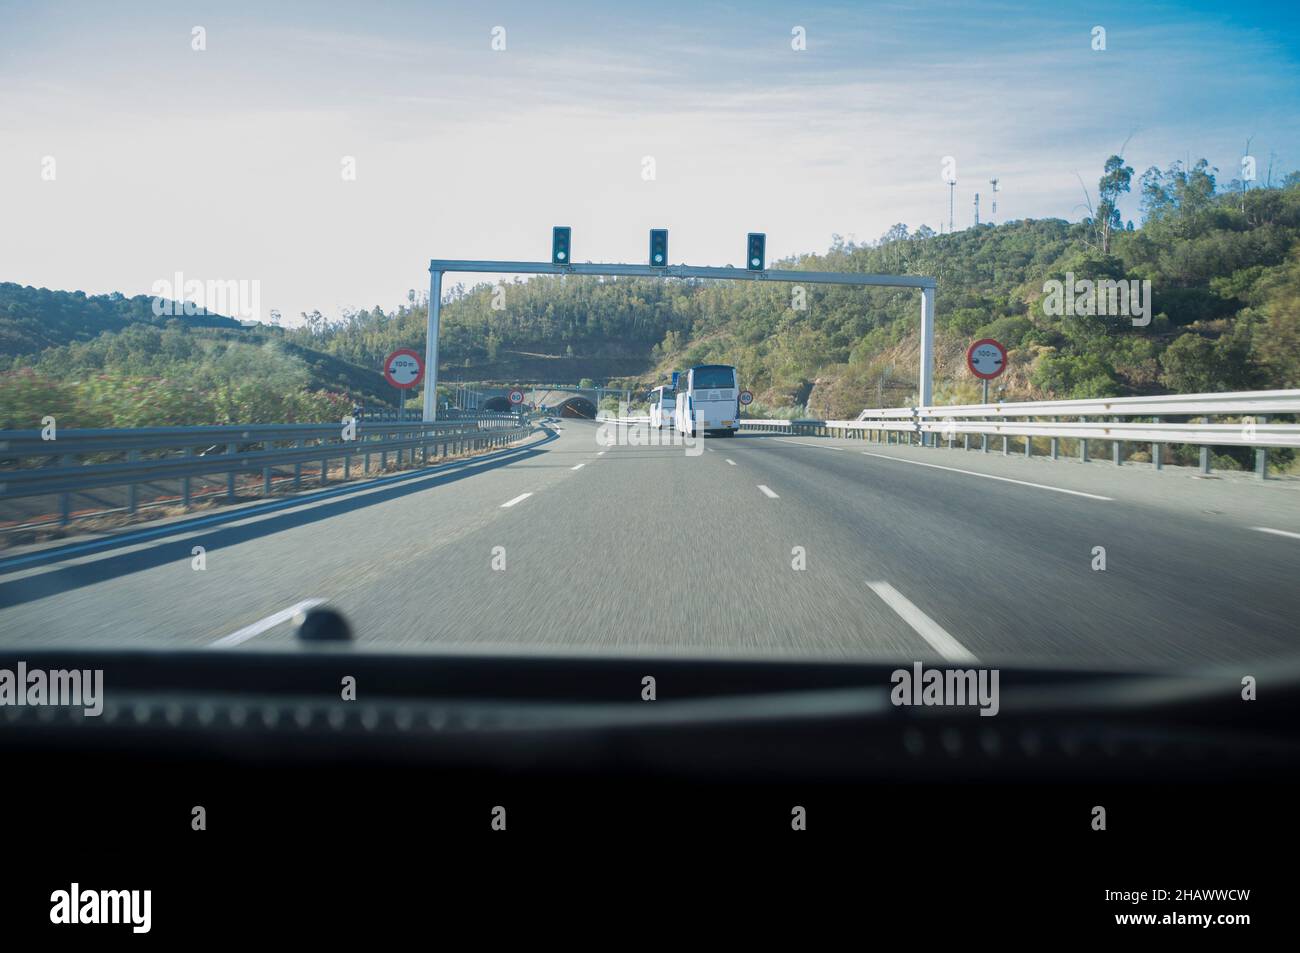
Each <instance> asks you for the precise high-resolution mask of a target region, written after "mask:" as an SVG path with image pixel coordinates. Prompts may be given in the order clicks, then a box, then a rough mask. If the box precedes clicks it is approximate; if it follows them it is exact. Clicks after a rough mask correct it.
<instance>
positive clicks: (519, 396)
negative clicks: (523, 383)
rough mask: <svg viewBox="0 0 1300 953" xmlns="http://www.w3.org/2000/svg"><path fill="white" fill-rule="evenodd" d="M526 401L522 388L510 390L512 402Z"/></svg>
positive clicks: (520, 402)
mask: <svg viewBox="0 0 1300 953" xmlns="http://www.w3.org/2000/svg"><path fill="white" fill-rule="evenodd" d="M523 402H524V392H523V391H521V390H512V391H511V392H510V403H512V404H522V403H523Z"/></svg>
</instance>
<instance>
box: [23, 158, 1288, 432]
mask: <svg viewBox="0 0 1300 953" xmlns="http://www.w3.org/2000/svg"><path fill="white" fill-rule="evenodd" d="M1132 179H1133V170H1132V169H1131V168H1129V167H1127V166H1125V165H1124V163H1123V160H1122V159H1120V158H1119V157H1112V158H1111V159H1110V160H1108V161H1107V163H1106V166H1105V169H1104V171H1103V175H1102V177H1101V179H1100V181H1099V183H1098V187H1097V189H1096V190H1095V192H1094V193H1093V195H1094V196H1095V198H1096V200H1097V204H1096V206H1095V209H1096V211H1095V213H1094V214H1092V215H1090V216H1089V217H1088V218H1085V219H1084V220H1083V221H1081V222H1076V223H1070V222H1066V221H1063V220H1060V219H1046V220H1037V221H1035V220H1024V221H1015V222H1008V223H1005V224H999V225H996V226H994V225H981V226H979V227H976V228H969V229H966V230H964V231H960V232H956V233H952V234H948V235H936V234H934V233H933V232H931V231H930V230H929V229H926V228H922V229H921V230H920V231H918V232H917V233H914V234H912V233H909V230H908V228H907V227H906V226H905V225H902V224H900V225H896V226H894V227H893V228H891V229H890V230H889V231H888V232H887V233H886V234H885V235H884V236H882V237H881V238H880V239H878V240H876V241H872V242H867V243H857V242H855V241H844V240H843V239H840V238H839V237H838V236H837V237H836V239H835V242H834V244H833V245H832V247H831V248H830V249H829V250H828V251H826V252H825V253H822V254H811V255H807V256H803V257H800V258H798V259H796V260H792V261H785V262H769V264H770V265H771V266H772V267H783V268H794V269H805V270H816V271H850V272H862V273H893V274H908V275H931V276H934V277H935V278H937V279H938V295H937V306H936V376H935V394H934V396H935V399H936V401H937V402H940V403H951V402H957V401H970V400H975V399H977V398H978V393H979V391H978V385H977V382H976V381H974V380H973V379H972V378H971V376H970V375H969V373H967V372H966V371H965V370H964V367H963V362H962V355H963V353H964V350H965V347H966V346H967V345H968V344H969V343H970V342H971V341H972V340H974V339H976V338H978V337H994V338H997V339H999V340H1001V341H1002V342H1003V343H1004V344H1006V345H1007V346H1008V347H1009V349H1010V359H1009V366H1008V370H1007V373H1006V375H1005V376H1004V377H1003V378H1002V379H1001V380H1000V381H999V382H998V384H997V387H998V388H1001V392H1000V394H999V396H1002V397H1005V398H1006V399H1024V398H1038V397H1058V398H1069V397H1090V396H1113V395H1122V394H1140V393H1154V392H1161V391H1182V392H1190V391H1214V390H1227V389H1239V388H1255V387H1260V388H1270V387H1297V386H1300V175H1298V174H1296V173H1292V174H1291V175H1290V176H1288V177H1287V179H1286V180H1285V181H1284V183H1283V184H1282V185H1281V186H1280V187H1276V188H1258V187H1257V188H1251V189H1248V190H1244V191H1243V190H1241V189H1240V187H1239V184H1238V183H1229V184H1228V185H1227V186H1225V187H1222V188H1221V187H1220V186H1219V185H1218V183H1217V182H1216V180H1215V176H1214V170H1213V169H1211V168H1209V167H1208V166H1207V164H1206V163H1205V162H1204V161H1203V160H1202V161H1201V162H1198V163H1196V164H1195V165H1194V166H1192V167H1190V168H1185V167H1183V166H1182V165H1181V164H1179V163H1175V164H1173V165H1172V166H1170V167H1169V168H1168V169H1166V170H1160V169H1155V168H1153V169H1149V170H1147V172H1146V173H1145V174H1143V175H1142V176H1141V177H1140V178H1139V179H1138V181H1137V182H1132ZM1131 184H1132V185H1133V186H1135V189H1134V190H1135V191H1137V192H1138V194H1139V196H1140V200H1141V203H1140V204H1141V214H1140V215H1139V219H1140V221H1139V222H1137V223H1133V222H1124V221H1122V220H1121V219H1120V216H1119V213H1118V211H1117V205H1118V200H1119V197H1120V196H1121V195H1122V194H1123V193H1125V192H1129V191H1130V186H1131ZM1090 198H1091V197H1090ZM1067 274H1070V275H1073V276H1074V277H1075V278H1076V279H1090V280H1096V279H1102V278H1112V279H1130V280H1136V281H1149V282H1150V288H1151V301H1152V307H1151V320H1150V322H1149V323H1148V324H1145V325H1144V326H1134V325H1133V324H1132V323H1131V322H1130V321H1128V320H1119V321H1116V320H1113V319H1112V320H1107V319H1102V318H1098V317H1094V316H1082V315H1069V314H1058V313H1049V310H1050V309H1048V308H1047V307H1046V305H1047V304H1048V303H1049V302H1050V297H1049V296H1047V295H1045V283H1046V282H1048V281H1052V280H1061V279H1064V278H1065V277H1066V275H1067ZM150 301H151V299H149V298H146V297H137V298H131V299H126V298H122V297H121V296H120V295H110V296H106V297H86V296H85V295H82V294H81V293H79V292H50V291H44V290H38V289H32V288H21V287H19V286H17V285H12V284H8V285H0V361H4V362H5V363H4V364H0V367H3V366H6V365H8V366H12V367H15V368H21V369H22V370H21V373H22V374H24V375H26V376H25V377H23V378H22V379H21V380H20V381H18V383H14V380H15V379H14V378H13V373H19V371H14V372H11V373H10V374H3V375H0V404H4V402H5V401H6V400H8V404H9V405H10V406H11V407H12V406H18V407H19V409H20V410H24V412H25V409H24V408H23V405H22V401H24V400H27V399H28V397H27V396H24V395H26V394H27V390H24V388H31V387H34V386H37V385H38V384H40V385H41V386H45V385H44V384H41V382H42V381H45V382H46V383H48V380H49V378H51V377H53V376H56V372H57V376H58V377H59V379H60V380H62V381H65V382H66V381H71V382H73V383H75V384H77V386H79V387H82V390H83V391H86V393H87V394H89V393H90V391H89V390H87V388H88V387H89V386H90V385H89V384H86V383H85V382H86V381H89V380H90V379H92V378H95V379H103V380H107V381H117V382H118V383H119V384H120V382H121V380H123V379H126V378H130V379H131V380H133V381H135V382H136V383H137V384H140V386H142V387H145V389H146V390H147V389H148V388H149V387H156V386H162V385H160V384H158V381H160V380H162V381H165V382H170V383H168V384H167V386H175V382H176V381H178V380H184V381H187V382H189V384H188V385H187V386H199V385H201V388H202V393H203V394H207V393H209V392H213V391H221V392H223V393H227V394H228V395H231V396H229V398H228V400H227V403H226V404H224V405H222V407H220V408H217V409H214V410H211V411H210V412H211V413H213V414H216V415H217V416H218V417H220V418H221V419H222V420H224V419H228V418H232V419H254V418H256V417H257V416H258V415H264V414H271V413H284V414H287V415H291V416H293V419H304V417H303V415H308V416H310V415H319V414H323V413H328V414H333V413H334V412H335V411H336V410H337V406H342V405H343V404H344V403H349V402H351V401H352V400H355V399H361V400H366V401H367V402H375V401H381V400H384V399H386V393H385V392H384V391H383V388H382V385H381V384H380V378H379V376H378V367H379V364H380V361H381V360H382V357H383V355H384V354H386V353H387V352H389V351H391V350H392V349H394V348H396V347H413V348H416V349H419V350H422V349H423V347H424V327H425V320H426V316H427V311H426V307H425V303H424V302H423V301H421V300H419V299H418V298H417V296H416V294H415V293H414V292H413V293H412V294H411V296H410V300H409V302H408V304H406V305H405V306H403V307H400V308H398V309H396V310H395V311H389V312H385V311H383V310H382V309H380V308H375V309H373V310H369V311H365V310H363V311H360V312H356V313H348V314H344V315H342V316H340V317H337V318H334V319H330V318H326V317H324V316H322V315H320V314H319V313H313V314H311V315H305V316H304V317H305V319H306V320H305V321H304V322H303V325H302V326H301V327H295V328H292V329H286V328H281V327H272V326H269V325H262V326H258V327H256V328H244V327H239V325H238V322H233V321H231V320H230V319H228V318H216V317H208V318H198V317H195V318H184V319H178V318H158V317H156V316H155V315H154V314H153V312H152V308H151V306H150ZM919 309H920V305H919V295H918V294H917V293H916V292H915V291H906V290H894V289H870V290H860V289H849V288H838V287H833V286H816V285H809V286H807V287H806V288H805V289H803V292H802V294H799V293H798V289H797V287H796V286H792V285H789V284H783V283H772V282H705V281H690V280H681V279H649V278H646V279H642V278H624V279H617V280H616V279H612V278H611V279H599V278H586V277H568V276H566V277H553V276H538V277H534V278H531V279H529V280H517V281H512V282H508V283H506V284H505V285H504V286H501V287H498V288H494V287H491V286H489V285H480V286H477V287H474V288H469V289H466V288H465V287H463V286H456V287H454V288H452V289H451V290H450V293H449V295H448V300H447V301H446V303H445V306H444V308H443V321H442V339H441V342H440V356H441V364H442V375H443V379H444V380H450V379H456V378H460V379H467V380H498V381H510V382H516V381H517V382H525V381H539V382H563V381H571V382H576V381H577V380H578V379H580V378H582V377H591V378H596V379H611V378H623V379H631V380H635V381H638V382H640V383H643V384H646V385H649V384H652V383H654V382H656V381H659V380H662V379H663V377H664V375H666V374H667V373H668V372H670V371H671V370H672V369H674V368H681V367H685V366H688V365H690V364H693V363H700V362H708V361H718V362H726V363H733V364H736V365H738V366H739V367H740V370H741V375H742V380H743V382H744V384H745V386H747V387H749V388H750V389H751V390H753V391H754V392H755V393H756V394H757V395H758V406H756V407H755V410H757V411H760V412H761V411H764V410H767V411H772V410H779V411H790V412H795V411H797V412H800V413H803V412H807V413H812V414H816V415H826V416H842V415H850V414H855V413H856V412H857V411H858V410H860V409H861V408H863V407H864V406H875V405H880V404H881V403H883V404H884V405H886V406H897V405H900V404H904V403H908V402H911V401H912V400H913V399H915V394H914V387H915V383H914V382H915V380H916V365H917V359H918V356H917V343H916V341H917V336H916V335H917V325H918V316H919ZM204 324H208V325H215V326H208V327H204V326H201V325H204ZM51 343H53V344H55V345H58V346H54V347H50V346H48V345H49V344H51ZM42 348H44V349H43V350H41V349H42ZM272 382H273V383H272ZM51 386H52V385H51ZM5 388H8V389H9V392H13V393H10V397H9V398H6V397H5V396H4V393H5V390H4V389H5ZM15 388H16V389H17V390H16V391H15ZM92 389H93V388H92ZM100 390H101V392H102V394H111V393H116V392H117V391H119V390H121V388H120V386H118V387H114V386H110V385H108V384H103V385H102V386H101V388H100ZM14 393H17V394H18V396H17V397H15V396H14ZM995 393H997V391H995ZM102 394H101V396H102ZM241 395H242V396H241ZM306 395H315V396H310V397H309V396H306ZM164 397H165V395H164ZM83 398H84V399H85V400H90V399H91V398H90V397H89V396H85V395H83ZM94 399H95V400H99V399H100V398H99V397H95V398H94ZM160 399H161V398H160ZM177 399H178V398H177ZM167 400H172V398H165V399H164V403H165V402H166V401H167ZM336 405H337V406H336ZM87 406H89V405H87ZM0 411H3V407H2V406H0ZM134 413H135V411H131V412H130V413H124V412H122V411H120V410H114V411H113V412H112V414H111V415H109V416H110V418H111V419H112V420H116V421H121V420H123V419H135V418H134V417H133V416H132V414H134ZM178 413H179V411H178ZM187 413H188V411H187ZM195 413H198V414H200V415H202V414H204V413H209V410H199V411H195ZM191 416H192V415H191ZM95 419H99V418H98V417H96V418H95ZM142 419H151V418H148V415H147V414H143V413H142ZM214 422H218V421H214Z"/></svg>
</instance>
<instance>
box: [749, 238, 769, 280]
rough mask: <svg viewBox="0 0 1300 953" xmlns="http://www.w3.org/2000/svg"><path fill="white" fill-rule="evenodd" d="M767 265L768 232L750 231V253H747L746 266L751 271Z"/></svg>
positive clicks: (760, 269) (761, 268)
mask: <svg viewBox="0 0 1300 953" xmlns="http://www.w3.org/2000/svg"><path fill="white" fill-rule="evenodd" d="M766 266H767V234H766V233H765V232H750V233H749V253H748V254H747V255H745V267H746V268H748V269H749V270H750V271H762V270H763V269H764V268H765V267H766Z"/></svg>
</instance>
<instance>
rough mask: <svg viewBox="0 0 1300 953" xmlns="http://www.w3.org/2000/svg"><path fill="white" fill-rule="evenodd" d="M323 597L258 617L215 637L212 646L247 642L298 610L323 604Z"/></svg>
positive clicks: (223, 646) (302, 610)
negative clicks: (234, 629)
mask: <svg viewBox="0 0 1300 953" xmlns="http://www.w3.org/2000/svg"><path fill="white" fill-rule="evenodd" d="M324 603H325V600H324V599H304V600H303V601H302V602H299V603H298V604H297V605H292V606H290V607H289V608H287V609H281V610H280V611H279V612H273V613H272V614H271V615H269V616H267V617H266V618H265V619H259V620H258V621H257V622H254V623H253V624H252V625H246V626H244V627H243V628H242V629H240V630H239V631H238V632H231V633H230V634H229V635H227V636H223V637H222V638H219V639H217V641H215V642H213V643H212V647H213V648H225V647H228V646H231V645H238V644H239V643H241V642H247V641H248V640H249V639H251V638H252V637H253V636H255V635H261V634H262V633H263V632H265V631H266V630H267V629H273V628H275V627H276V626H277V625H279V624H280V623H282V622H288V621H289V620H290V619H292V618H293V617H294V616H295V615H297V614H298V613H299V612H306V611H307V610H308V609H314V608H315V607H316V606H319V605H324Z"/></svg>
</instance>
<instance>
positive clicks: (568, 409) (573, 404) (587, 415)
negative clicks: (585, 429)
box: [559, 397, 596, 420]
mask: <svg viewBox="0 0 1300 953" xmlns="http://www.w3.org/2000/svg"><path fill="white" fill-rule="evenodd" d="M559 411H560V416H561V417H579V418H581V419H583V420H595V419H596V405H595V404H594V403H592V402H591V401H589V400H588V399H587V398H585V397H570V398H569V399H568V400H566V401H565V402H564V403H562V404H560V407H559Z"/></svg>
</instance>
